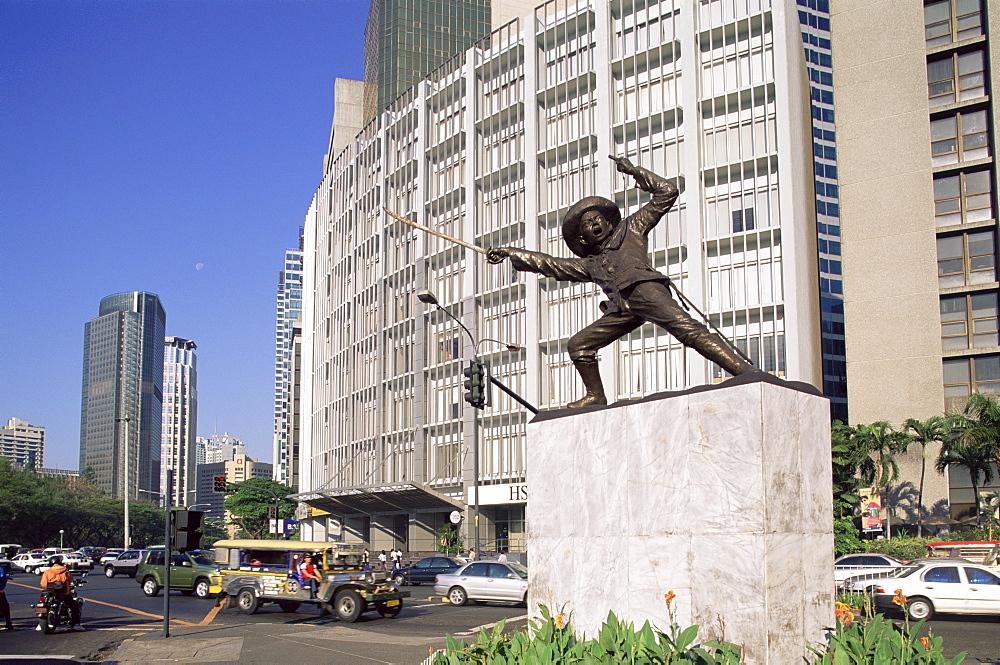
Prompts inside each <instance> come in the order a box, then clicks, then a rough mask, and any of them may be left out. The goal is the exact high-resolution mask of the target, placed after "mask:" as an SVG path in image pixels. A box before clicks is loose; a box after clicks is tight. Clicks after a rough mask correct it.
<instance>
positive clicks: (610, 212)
mask: <svg viewBox="0 0 1000 665" xmlns="http://www.w3.org/2000/svg"><path fill="white" fill-rule="evenodd" d="M588 210H596V211H598V212H599V213H601V215H603V216H604V219H606V220H608V222H610V223H611V226H613V227H617V226H618V223H619V222H621V221H622V212H621V210H619V209H618V206H617V205H615V202H614V201H612V200H610V199H606V198H604V197H603V196H588V197H587V198H584V199H580V200H579V201H577V202H576V203H574V204H573V206H572V207H571V208H570V209H569V210H567V211H566V216H565V217H563V223H562V232H563V240H565V241H566V244H567V245H569V248H570V249H571V250H573V253H574V254H576V255H577V256H587V255H589V254H591V253H592V251H593V249H595V248H592V247H590V246H589V245H587V243H585V242H583V236H581V235H580V218H581V217H583V213H585V212H587V211H588Z"/></svg>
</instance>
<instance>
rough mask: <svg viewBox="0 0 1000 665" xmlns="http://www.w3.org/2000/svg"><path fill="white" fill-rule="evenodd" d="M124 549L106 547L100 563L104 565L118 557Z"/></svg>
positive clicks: (99, 560)
mask: <svg viewBox="0 0 1000 665" xmlns="http://www.w3.org/2000/svg"><path fill="white" fill-rule="evenodd" d="M124 551H125V550H123V549H122V548H120V547H111V548H109V549H106V550H104V552H103V553H102V554H101V558H100V559H98V563H100V564H101V565H102V566H103V565H104V564H106V563H107V562H108V561H111V560H113V559H117V558H118V557H119V555H121V553H122V552H124Z"/></svg>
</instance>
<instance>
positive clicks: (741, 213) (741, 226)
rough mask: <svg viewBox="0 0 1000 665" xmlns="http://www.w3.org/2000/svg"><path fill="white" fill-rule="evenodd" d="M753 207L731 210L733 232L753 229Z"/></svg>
mask: <svg viewBox="0 0 1000 665" xmlns="http://www.w3.org/2000/svg"><path fill="white" fill-rule="evenodd" d="M754 228H755V227H754V222H753V208H746V209H744V210H734V211H733V233H740V232H742V231H753V230H754Z"/></svg>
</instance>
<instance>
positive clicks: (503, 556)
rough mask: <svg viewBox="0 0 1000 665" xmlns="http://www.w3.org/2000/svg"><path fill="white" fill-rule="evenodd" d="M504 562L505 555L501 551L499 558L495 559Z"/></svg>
mask: <svg viewBox="0 0 1000 665" xmlns="http://www.w3.org/2000/svg"><path fill="white" fill-rule="evenodd" d="M506 560H507V553H506V552H504V551H503V550H501V551H500V556H498V557H497V561H506Z"/></svg>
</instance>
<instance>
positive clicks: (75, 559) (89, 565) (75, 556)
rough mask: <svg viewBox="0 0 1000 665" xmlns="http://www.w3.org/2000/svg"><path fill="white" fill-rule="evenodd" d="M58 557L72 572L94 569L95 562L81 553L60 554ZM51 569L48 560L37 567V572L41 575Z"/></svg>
mask: <svg viewBox="0 0 1000 665" xmlns="http://www.w3.org/2000/svg"><path fill="white" fill-rule="evenodd" d="M58 556H60V557H62V562H63V565H64V566H66V567H67V568H69V569H70V570H73V571H75V570H93V569H94V562H93V561H92V560H91V559H90V557H88V556H86V555H85V554H80V553H79V552H70V553H69V554H59V555H58ZM50 567H51V566H49V562H48V559H46V560H45V561H44V562H43V563H41V564H38V565H36V566H35V572H36V573H37V574H39V575H41V574H42V573H44V572H45V571H46V570H48V569H49V568H50Z"/></svg>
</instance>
